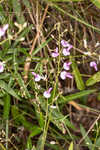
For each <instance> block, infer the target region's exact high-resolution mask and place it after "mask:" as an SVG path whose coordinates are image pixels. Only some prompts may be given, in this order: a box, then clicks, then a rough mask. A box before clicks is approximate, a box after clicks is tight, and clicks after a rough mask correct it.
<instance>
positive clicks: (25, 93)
mask: <svg viewBox="0 0 100 150" xmlns="http://www.w3.org/2000/svg"><path fill="white" fill-rule="evenodd" d="M15 77H16V78H17V82H18V84H19V85H20V88H21V90H22V91H23V93H24V95H25V96H26V98H31V95H30V93H29V91H28V90H27V88H26V85H25V84H24V81H23V79H22V77H21V75H20V74H19V73H15Z"/></svg>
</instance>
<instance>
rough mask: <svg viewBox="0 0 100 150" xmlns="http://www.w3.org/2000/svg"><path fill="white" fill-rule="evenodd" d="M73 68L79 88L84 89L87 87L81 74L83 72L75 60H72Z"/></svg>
mask: <svg viewBox="0 0 100 150" xmlns="http://www.w3.org/2000/svg"><path fill="white" fill-rule="evenodd" d="M72 69H73V73H74V77H75V81H76V85H77V88H78V89H79V90H84V89H85V84H84V82H83V79H82V76H81V74H80V72H79V69H78V67H77V64H76V63H75V62H74V61H73V60H72Z"/></svg>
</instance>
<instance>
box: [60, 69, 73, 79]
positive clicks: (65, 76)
mask: <svg viewBox="0 0 100 150" xmlns="http://www.w3.org/2000/svg"><path fill="white" fill-rule="evenodd" d="M60 77H61V79H62V80H65V79H66V78H67V77H68V78H71V79H72V78H73V76H72V75H71V73H69V72H66V71H62V72H61V73H60Z"/></svg>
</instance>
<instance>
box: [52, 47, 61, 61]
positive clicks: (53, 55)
mask: <svg viewBox="0 0 100 150" xmlns="http://www.w3.org/2000/svg"><path fill="white" fill-rule="evenodd" d="M51 56H52V57H54V58H55V57H57V56H59V53H58V47H56V49H55V51H54V52H53V53H51Z"/></svg>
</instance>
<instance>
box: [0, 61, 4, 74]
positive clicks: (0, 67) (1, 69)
mask: <svg viewBox="0 0 100 150" xmlns="http://www.w3.org/2000/svg"><path fill="white" fill-rule="evenodd" d="M3 71H4V64H3V62H0V73H1V72H3Z"/></svg>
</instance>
